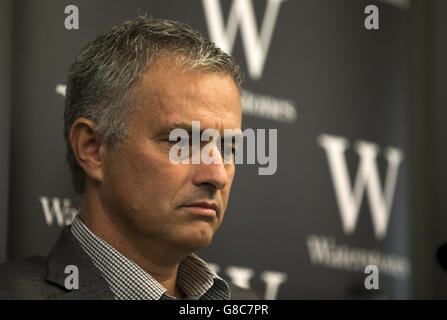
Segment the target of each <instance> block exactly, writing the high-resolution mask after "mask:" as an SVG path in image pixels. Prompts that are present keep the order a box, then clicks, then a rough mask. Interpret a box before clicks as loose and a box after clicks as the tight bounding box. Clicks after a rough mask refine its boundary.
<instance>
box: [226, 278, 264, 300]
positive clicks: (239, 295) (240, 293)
mask: <svg viewBox="0 0 447 320" xmlns="http://www.w3.org/2000/svg"><path fill="white" fill-rule="evenodd" d="M228 285H229V287H230V292H231V296H230V299H231V300H263V299H262V298H261V297H260V296H259V295H258V294H257V293H255V292H253V291H251V290H249V289H244V288H241V287H239V286H237V285H235V284H233V283H231V282H229V283H228Z"/></svg>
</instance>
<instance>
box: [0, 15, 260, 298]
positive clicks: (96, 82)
mask: <svg viewBox="0 0 447 320" xmlns="http://www.w3.org/2000/svg"><path fill="white" fill-rule="evenodd" d="M240 84H241V76H240V71H239V67H238V66H237V64H236V63H235V62H234V60H233V59H232V58H231V57H230V56H228V55H227V54H225V53H224V52H223V51H221V50H220V49H219V48H217V47H216V46H215V45H214V44H213V43H211V42H210V41H209V40H207V39H206V38H204V37H203V36H202V35H201V34H199V33H198V32H196V31H193V30H191V29H190V28H189V27H188V26H186V25H184V24H182V23H179V22H174V21H167V20H159V19H152V18H147V17H138V18H136V19H134V20H131V21H128V22H125V23H123V24H122V25H119V26H116V27H114V28H112V29H111V30H110V31H108V32H106V33H105V34H104V35H102V36H100V37H98V38H96V39H95V40H93V41H91V42H90V43H88V44H87V45H86V46H85V47H84V49H83V50H82V52H81V53H80V55H79V56H78V57H77V58H76V60H75V61H74V63H73V64H72V66H71V68H70V73H69V78H68V85H67V93H66V105H65V139H66V145H67V153H68V162H69V164H70V168H71V170H72V174H73V181H74V185H75V188H76V191H77V192H78V193H79V194H80V195H81V196H82V204H81V210H80V214H79V215H78V216H77V217H76V218H75V219H74V221H73V224H72V226H71V227H67V228H66V229H65V230H64V231H63V233H62V235H61V237H60V239H59V241H58V243H57V244H56V247H55V248H54V249H53V251H52V253H51V254H50V255H49V257H48V258H31V259H28V260H25V261H23V262H18V263H9V264H5V265H3V266H1V267H0V297H2V298H10V299H14V298H19V299H20V298H31V299H35V298H37V299H89V298H92V299H103V298H104V299H229V298H233V299H251V298H253V299H255V298H256V296H255V295H254V294H253V293H251V292H250V291H248V290H244V289H241V288H238V287H236V286H234V285H231V284H228V283H227V282H225V281H224V280H223V279H221V278H220V277H218V276H217V275H216V274H215V272H214V271H213V270H212V269H211V268H210V266H208V265H207V264H206V263H205V262H204V261H203V260H201V259H200V258H199V257H197V256H196V255H195V254H194V253H193V252H194V251H196V250H197V249H199V248H203V247H205V246H208V245H209V244H210V242H211V240H212V238H213V235H214V233H215V232H216V231H217V229H218V228H219V226H220V225H221V223H222V220H223V216H224V213H225V209H226V207H227V203H228V198H229V193H230V188H231V184H232V181H233V177H234V174H235V166H234V163H227V162H224V161H223V160H222V154H221V150H219V149H218V148H217V147H214V148H212V152H211V155H212V157H213V158H214V159H220V161H214V162H212V163H211V164H205V163H203V162H201V163H200V164H184V163H175V162H173V161H171V159H170V157H169V153H170V150H171V148H172V146H173V145H174V143H175V141H171V140H172V139H170V133H171V132H172V131H173V130H174V129H176V128H183V129H186V130H187V131H191V130H192V123H193V121H200V126H201V128H212V129H215V130H217V131H218V132H220V134H221V135H223V134H224V129H232V130H237V129H240V128H241V117H242V112H241V100H240V96H239V91H238V90H239V86H240ZM67 266H69V267H68V268H69V269H66V268H67ZM70 266H71V267H70ZM70 268H71V269H70ZM67 270H74V271H73V274H71V275H69V274H67V273H65V272H66V271H67ZM77 275H79V283H77V282H76V279H74V278H73V277H74V276H77Z"/></svg>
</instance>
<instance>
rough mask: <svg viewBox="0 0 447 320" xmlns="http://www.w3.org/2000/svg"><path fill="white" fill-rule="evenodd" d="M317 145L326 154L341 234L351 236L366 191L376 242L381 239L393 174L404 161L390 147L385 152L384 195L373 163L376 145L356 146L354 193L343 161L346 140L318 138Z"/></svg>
mask: <svg viewBox="0 0 447 320" xmlns="http://www.w3.org/2000/svg"><path fill="white" fill-rule="evenodd" d="M318 143H319V145H320V146H321V147H323V148H324V149H325V150H326V154H327V158H328V162H329V168H330V171H331V175H332V181H333V183H334V188H335V194H336V198H337V203H338V207H339V210H340V213H341V218H342V224H343V230H344V232H345V233H346V234H351V233H353V232H354V230H355V226H356V223H357V218H358V213H359V210H360V205H361V203H362V198H363V194H364V192H365V190H366V191H367V194H368V199H369V206H370V209H371V213H372V221H373V227H374V232H375V235H376V238H377V239H382V238H383V237H385V235H386V231H387V227H388V221H389V216H390V211H391V206H392V203H393V196H394V190H395V187H396V180H397V173H398V171H399V165H400V163H401V162H402V160H403V157H404V155H403V152H402V151H401V150H399V149H396V148H392V147H388V148H386V149H385V152H384V156H385V158H386V160H387V161H388V170H387V174H386V179H385V192H383V191H382V189H381V183H380V178H379V170H378V168H377V163H376V158H377V155H378V153H379V147H378V145H376V144H374V143H371V142H365V141H359V142H357V143H356V144H355V147H354V148H355V150H356V152H357V153H358V155H359V157H360V164H359V167H358V171H357V176H356V178H355V184H354V189H352V188H351V183H350V179H349V173H348V168H347V165H346V160H345V157H344V153H345V151H346V149H347V148H348V146H349V142H348V140H347V139H345V138H342V137H336V136H329V135H321V136H320V137H319V138H318Z"/></svg>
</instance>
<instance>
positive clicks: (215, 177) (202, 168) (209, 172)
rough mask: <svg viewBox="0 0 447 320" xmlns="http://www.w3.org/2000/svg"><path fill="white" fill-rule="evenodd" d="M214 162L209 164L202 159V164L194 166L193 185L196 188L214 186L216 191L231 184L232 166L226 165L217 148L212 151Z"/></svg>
mask: <svg viewBox="0 0 447 320" xmlns="http://www.w3.org/2000/svg"><path fill="white" fill-rule="evenodd" d="M210 156H211V159H212V162H211V163H209V164H207V163H205V162H204V161H203V159H201V161H200V164H195V165H193V166H194V167H195V172H194V178H193V183H194V184H195V185H196V186H201V185H212V186H213V187H214V188H215V189H217V190H220V189H223V188H225V187H226V186H227V185H228V183H230V182H231V179H232V178H231V172H230V170H232V169H231V166H232V165H230V164H227V165H225V164H224V162H223V158H222V155H221V153H220V151H219V150H218V148H217V147H214V148H212V150H211V151H210Z"/></svg>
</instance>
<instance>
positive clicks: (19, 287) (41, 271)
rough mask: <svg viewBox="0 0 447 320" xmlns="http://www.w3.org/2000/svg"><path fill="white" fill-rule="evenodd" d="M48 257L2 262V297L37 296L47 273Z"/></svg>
mask: <svg viewBox="0 0 447 320" xmlns="http://www.w3.org/2000/svg"><path fill="white" fill-rule="evenodd" d="M46 270H47V267H46V258H45V257H37V256H34V257H30V258H27V259H24V260H21V261H14V262H7V263H3V264H0V299H28V298H30V297H31V294H32V296H33V297H36V293H37V292H36V291H39V290H40V289H41V288H42V286H41V283H42V282H43V281H44V278H45V274H46Z"/></svg>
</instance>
